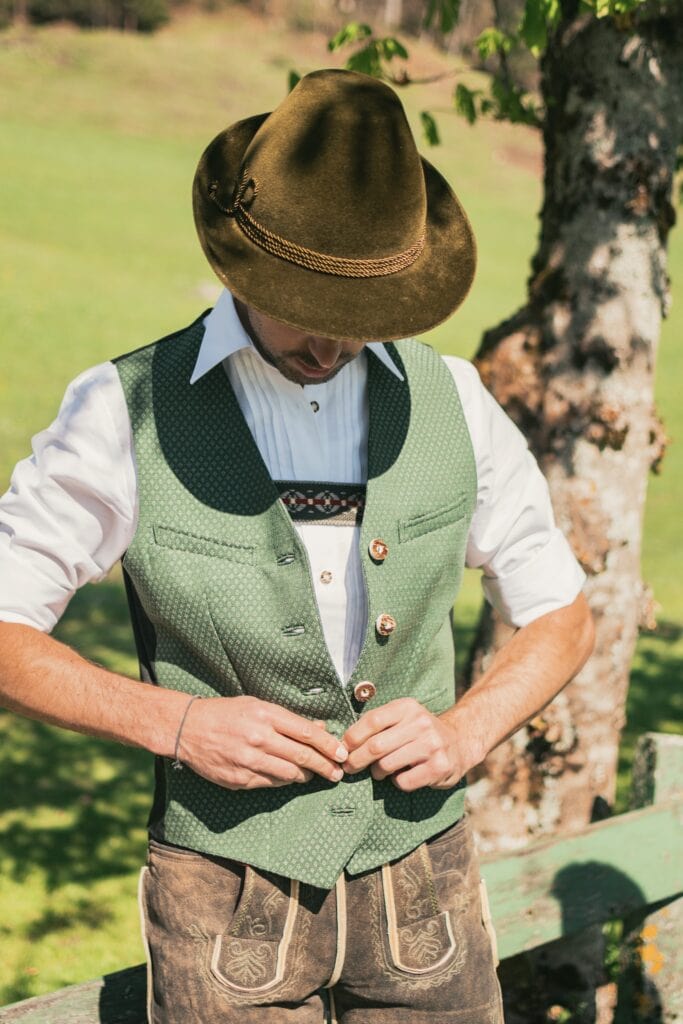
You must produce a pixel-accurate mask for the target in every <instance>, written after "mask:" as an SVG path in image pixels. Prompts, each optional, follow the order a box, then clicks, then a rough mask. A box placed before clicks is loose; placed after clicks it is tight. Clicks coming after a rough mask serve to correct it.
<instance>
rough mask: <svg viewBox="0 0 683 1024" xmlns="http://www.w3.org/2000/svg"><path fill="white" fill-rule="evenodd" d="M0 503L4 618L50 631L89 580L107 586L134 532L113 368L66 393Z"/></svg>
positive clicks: (128, 447)
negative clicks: (57, 410) (107, 581)
mask: <svg viewBox="0 0 683 1024" xmlns="http://www.w3.org/2000/svg"><path fill="white" fill-rule="evenodd" d="M32 447H33V454H32V455H31V456H30V457H29V458H26V459H23V460H22V461H21V462H19V463H18V464H17V466H16V468H15V470H14V473H13V474H12V478H11V482H10V488H9V490H8V491H7V493H6V494H4V495H3V496H2V497H1V498H0V620H2V621H5V622H17V623H23V624H24V625H29V626H34V627H35V628H37V629H40V630H42V631H44V632H50V630H52V628H53V627H54V625H55V624H56V622H57V621H58V620H59V618H60V616H61V615H62V613H63V611H64V609H65V608H66V606H67V604H68V603H69V600H70V599H71V597H72V596H73V594H74V592H75V591H76V590H77V589H78V587H81V586H83V584H84V583H88V582H91V581H99V580H101V579H102V578H103V577H104V576H105V575H106V574H107V572H108V571H109V570H110V569H111V567H112V566H113V565H114V564H115V563H116V562H117V561H118V559H119V558H120V557H121V555H122V554H123V553H124V552H125V550H126V548H127V547H128V545H129V543H130V541H131V539H132V536H133V534H134V532H135V526H136V519H137V497H136V480H135V465H134V461H133V456H132V441H131V437H130V423H129V420H128V413H127V409H126V405H125V400H124V398H123V392H122V390H121V385H120V382H119V378H118V374H117V372H116V369H115V367H114V366H113V364H112V363H102V364H100V365H99V366H96V367H94V368H92V369H90V370H86V371H85V373H82V374H81V375H80V376H79V377H77V378H76V380H75V381H73V382H72V383H71V384H70V385H69V387H68V388H67V390H66V393H65V395H64V399H63V401H62V404H61V407H60V410H59V413H58V415H57V418H56V419H55V421H54V422H53V423H52V424H51V425H50V426H49V427H48V428H47V429H46V430H43V431H41V432H40V433H39V434H36V436H35V437H34V438H33V441H32Z"/></svg>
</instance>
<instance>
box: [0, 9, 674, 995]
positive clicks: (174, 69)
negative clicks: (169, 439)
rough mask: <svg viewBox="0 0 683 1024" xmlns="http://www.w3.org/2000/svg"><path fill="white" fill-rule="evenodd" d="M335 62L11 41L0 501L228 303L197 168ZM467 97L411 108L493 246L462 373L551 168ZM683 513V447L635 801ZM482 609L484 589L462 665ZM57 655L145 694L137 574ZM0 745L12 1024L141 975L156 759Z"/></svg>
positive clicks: (505, 304) (180, 42)
mask: <svg viewBox="0 0 683 1024" xmlns="http://www.w3.org/2000/svg"><path fill="white" fill-rule="evenodd" d="M324 44H325V40H324V38H323V37H321V36H318V35H315V34H302V35H293V34H291V33H289V32H288V31H286V30H284V29H282V28H281V27H278V26H272V25H270V26H269V25H266V24H264V23H262V22H259V21H256V20H254V19H253V17H251V16H250V15H249V14H248V13H247V12H245V11H243V10H240V9H238V8H236V9H235V11H234V12H233V13H230V14H223V15H221V16H220V17H219V16H213V17H212V16H205V17H201V18H191V19H185V20H183V21H179V22H176V23H175V24H174V25H173V26H171V27H170V28H168V29H166V30H164V31H163V32H160V33H159V34H158V35H156V36H154V37H151V38H142V37H133V36H123V35H118V34H112V33H98V32H93V33H87V34H86V33H77V32H75V31H74V30H72V29H70V28H66V27H54V28H51V29H45V30H41V31H25V30H22V31H12V32H9V33H5V34H3V35H0V137H1V138H2V149H1V151H0V167H1V172H2V189H1V190H0V239H1V243H2V251H3V258H2V262H1V264H0V309H1V310H2V325H3V337H2V352H3V359H2V362H1V364H0V490H3V489H4V487H5V485H6V482H7V480H8V479H9V474H10V472H11V467H12V465H13V464H14V462H15V461H16V460H17V459H19V458H21V457H23V456H24V455H26V453H27V451H28V438H29V437H30V435H31V434H32V433H34V432H36V431H37V430H39V429H41V428H42V427H43V426H45V425H46V424H47V423H48V422H49V421H50V420H51V419H52V417H53V416H54V413H55V411H56V409H57V406H58V403H59V400H60V397H61V395H62V393H63V390H64V387H65V385H66V384H67V383H68V381H69V380H70V379H71V378H72V377H73V376H75V375H76V374H77V373H78V372H79V371H80V370H81V369H83V368H84V367H85V366H88V365H92V364H94V363H97V362H99V361H101V360H103V359H106V358H108V357H110V356H113V355H116V354H118V353H120V352H124V351H126V350H129V349H133V348H135V347H137V346H139V345H141V344H144V343H145V342H147V341H150V340H153V339H154V338H156V337H160V336H162V335H163V334H165V333H167V332H168V331H170V330H174V329H176V328H177V327H179V326H180V325H182V324H183V323H188V322H189V321H190V320H192V319H194V317H195V316H196V315H197V314H198V313H199V312H200V311H201V310H202V309H203V308H205V307H207V306H209V305H211V303H212V301H213V299H214V297H215V295H216V293H217V289H216V285H215V282H214V280H213V278H212V275H211V271H210V270H209V268H208V267H207V265H206V264H205V262H204V259H203V256H202V254H201V251H200V249H199V246H198V244H197V243H196V240H195V233H194V226H193V224H192V216H191V210H190V202H189V194H190V182H191V179H192V175H193V173H194V168H195V165H196V162H197V159H198V157H199V154H200V152H201V150H202V148H203V146H204V145H205V144H206V143H207V141H208V140H209V139H210V138H211V137H212V136H213V135H214V134H215V133H217V132H218V131H219V130H220V129H221V128H222V127H224V125H225V124H227V123H229V122H230V121H232V120H235V119H237V118H238V117H242V116H244V115H245V114H248V113H252V112H257V111H259V110H268V109H271V108H272V106H273V105H274V104H276V103H277V102H278V101H279V99H280V98H281V97H282V96H283V95H284V90H285V82H286V72H287V69H288V68H289V67H291V66H295V67H297V69H298V70H299V71H307V70H312V69H313V68H315V67H318V66H323V65H324V64H326V63H327V62H328V60H329V57H328V55H327V53H326V51H325V45H324ZM416 58H417V62H418V65H420V66H421V67H422V68H429V69H430V70H432V69H434V67H437V66H439V65H440V64H443V63H444V59H443V58H441V57H438V56H435V55H434V54H433V53H431V52H430V51H429V50H427V49H425V48H422V47H417V48H416ZM451 88H452V83H451V82H448V81H447V82H441V83H437V84H433V85H431V86H421V87H416V88H415V90H414V91H412V92H409V93H407V94H406V95H405V100H406V103H407V106H408V107H409V110H410V112H411V116H412V120H413V124H415V125H416V124H417V123H418V112H419V111H420V110H421V109H423V108H425V107H427V108H429V109H430V110H431V111H432V112H435V113H437V114H438V115H439V120H440V128H441V132H442V136H443V142H444V144H443V146H442V147H441V148H440V149H438V150H434V151H432V152H431V153H430V154H429V156H430V159H432V160H433V162H434V163H436V164H437V166H438V167H439V168H440V169H442V170H443V171H444V172H445V173H446V174H447V176H448V177H449V178H450V179H451V180H452V181H453V182H454V183H455V184H456V188H457V191H458V192H459V194H460V196H461V198H462V200H463V202H464V205H465V207H466V208H467V210H468V212H469V213H470V215H471V218H472V221H473V223H474V227H475V231H476V233H477V236H478V241H479V252H480V264H479V271H478V275H477V280H476V284H475V286H474V289H473V291H472V293H471V296H470V298H469V299H468V301H467V303H466V304H465V306H464V307H463V309H462V310H461V311H460V312H459V313H458V315H457V316H456V317H455V318H454V319H453V321H452V322H451V323H450V324H448V325H446V326H444V327H442V328H440V329H439V330H437V331H436V332H435V333H434V337H433V340H434V342H435V344H437V345H438V347H439V348H440V349H441V350H442V351H444V352H455V353H458V354H461V355H465V356H469V355H471V354H472V353H473V352H474V350H475V348H476V345H477V341H478V339H479V336H480V334H481V331H482V329H483V328H484V327H486V326H490V325H491V324H493V323H495V322H497V320H499V319H500V318H502V317H504V316H506V315H508V314H509V313H510V312H512V311H513V310H514V309H515V308H516V305H517V304H518V303H519V302H520V300H521V299H522V296H523V292H524V280H525V277H526V273H527V264H528V258H529V256H530V254H531V252H532V249H533V245H534V237H535V232H536V219H535V211H536V209H537V207H538V202H539V195H540V189H539V170H540V151H539V142H538V140H537V138H536V137H535V136H534V135H533V134H532V133H531V132H530V131H528V130H526V129H521V128H518V129H513V128H511V127H509V126H506V125H489V124H482V125H479V126H477V127H476V128H474V129H472V128H469V127H468V126H466V125H465V124H464V123H463V122H461V121H457V120H456V119H455V118H454V117H453V116H451V115H450V114H449V113H448V108H449V93H450V89H451ZM671 274H672V277H673V280H674V298H676V296H677V294H678V295H681V296H683V234H681V233H680V232H679V233H678V234H676V233H674V235H673V240H672V250H671ZM677 289H678V291H677ZM679 305H680V306H683V302H682V301H681V300H678V301H677V302H676V303H675V305H674V312H673V314H672V317H671V318H670V320H669V322H668V323H667V325H666V326H665V330H664V333H663V342H662V351H661V359H660V370H659V382H658V402H659V407H660V411H661V412H662V414H663V415H664V417H665V420H666V421H667V425H668V430H669V433H670V434H671V435H672V437H673V439H674V442H675V441H676V440H677V439H678V438H680V437H681V435H683V410H682V409H681V405H680V400H679V397H678V381H680V379H681V370H682V369H683V366H682V360H683V355H682V352H681V349H680V347H677V346H676V340H677V337H676V336H677V334H679V333H680V331H681V326H682V325H683V317H682V316H681V313H680V311H679ZM682 504H683V447H682V446H681V445H679V444H676V443H674V444H673V445H672V448H671V451H670V453H669V455H668V456H667V459H666V461H665V465H664V472H663V475H662V476H661V478H656V479H653V481H652V486H651V489H650V496H649V500H648V509H647V522H646V531H645V548H644V567H645V568H644V572H645V576H646V578H647V579H648V581H649V582H650V583H651V584H652V585H653V587H654V589H655V593H656V595H657V597H658V599H659V601H660V603H661V605H662V610H661V613H660V619H661V626H660V628H659V629H658V631H657V632H656V633H654V634H651V635H648V636H646V637H643V638H642V639H641V642H640V645H639V649H638V653H637V657H636V660H635V663H634V671H633V680H632V687H631V696H630V701H629V709H628V715H629V723H628V726H627V730H626V733H625V737H624V744H623V756H622V765H621V773H622V780H625V778H626V773H627V769H628V765H629V762H630V752H631V749H632V744H633V739H634V736H636V735H637V734H639V733H640V732H642V731H643V730H644V729H649V728H656V729H664V730H672V729H674V728H676V721H675V719H676V706H675V698H674V692H673V684H674V678H675V673H676V669H677V667H678V666H679V665H680V660H681V656H682V655H683V639H682V636H681V632H682V629H683V582H682V581H683V572H682V571H681V570H682V569H683V566H682V565H681V555H680V551H679V546H678V544H677V539H678V538H677V533H678V522H679V520H680V513H679V511H678V510H679V509H680V507H681V505H682ZM478 594H479V584H478V581H477V580H476V579H475V578H471V579H468V581H467V585H466V587H465V590H464V593H463V597H462V599H461V601H460V603H459V612H460V622H461V629H460V633H461V635H462V638H463V647H464V643H465V641H466V638H467V632H468V630H469V629H470V628H471V625H472V623H473V621H474V618H475V616H476V609H477V604H478ZM59 635H60V637H62V638H63V639H65V640H67V641H68V642H70V643H73V644H74V645H75V646H76V647H77V648H78V649H79V650H81V651H83V652H84V653H85V654H87V655H88V656H89V657H91V658H94V659H95V660H97V661H99V662H101V663H102V664H104V665H106V666H109V667H111V668H113V669H116V670H118V671H124V672H128V673H130V674H135V671H136V664H135V659H134V657H133V652H132V643H131V638H130V633H129V629H128V625H127V619H126V611H125V607H124V603H123V596H122V591H121V587H120V580H119V577H118V574H117V573H116V572H114V573H113V574H112V577H111V578H110V579H109V580H107V581H106V582H104V583H102V584H100V585H99V586H97V587H89V588H86V589H85V590H84V591H82V592H81V593H80V594H78V595H77V597H76V598H75V599H74V601H73V602H72V604H71V606H70V608H69V611H68V613H67V615H66V616H65V618H64V620H63V621H62V623H61V624H60V627H59ZM679 711H680V708H679ZM0 730H1V731H2V737H1V739H0V778H1V779H2V794H3V796H2V806H1V807H0V862H1V868H2V873H1V880H0V907H1V908H2V912H1V913H0V936H2V949H3V956H2V958H0V1005H2V1004H3V1003H6V1002H10V1001H12V1000H16V999H20V998H23V997H26V996H29V995H33V994H37V993H40V992H45V991H49V990H51V989H54V988H57V987H60V986H62V985H65V984H68V983H71V982H73V981H77V980H80V979H85V978H89V977H92V976H95V975H97V974H100V973H102V972H104V971H109V970H114V969H116V968H118V967H121V966H124V965H125V964H129V963H134V962H137V961H139V960H140V959H141V958H142V950H141V945H140V941H139V938H138V928H137V920H136V913H135V901H134V891H135V882H136V875H137V866H138V865H139V864H140V862H141V860H142V857H143V849H144V821H145V817H146V810H147V804H148V794H149V790H150V782H151V759H150V758H148V757H147V756H146V755H145V754H144V753H141V752H138V751H131V750H127V749H125V748H121V747H115V746H113V745H108V744H104V743H99V742H97V741H95V740H90V739H87V738H84V737H80V736H75V735H73V734H69V733H66V732H61V731H57V730H54V729H50V728H48V727H45V726H41V725H37V724H35V723H30V722H27V721H21V720H18V719H14V718H12V717H10V716H0Z"/></svg>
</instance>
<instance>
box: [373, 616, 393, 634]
mask: <svg viewBox="0 0 683 1024" xmlns="http://www.w3.org/2000/svg"><path fill="white" fill-rule="evenodd" d="M375 629H376V630H377V632H378V633H379V635H380V636H390V635H391V634H392V633H393V632H394V630H395V629H396V619H395V618H394V617H393V615H387V613H386V612H383V613H382V614H381V615H378V616H377V618H376V619H375Z"/></svg>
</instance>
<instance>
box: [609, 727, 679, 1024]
mask: <svg viewBox="0 0 683 1024" xmlns="http://www.w3.org/2000/svg"><path fill="white" fill-rule="evenodd" d="M682 793H683V736H668V735H664V734H661V733H646V734H645V735H644V736H641V737H640V739H639V740H638V746H637V748H636V755H635V758H634V762H633V789H632V803H633V805H635V806H644V805H647V804H658V803H661V801H663V800H669V799H672V798H673V797H675V796H680V795H681V794H682ZM624 924H625V928H624V942H623V946H622V950H621V958H620V960H621V964H620V966H621V971H620V977H619V1003H618V1006H617V1013H616V1017H615V1024H631V1021H633V1020H634V1019H636V1018H637V1019H638V1020H641V1021H655V1020H656V1021H658V1022H659V1024H674V1022H675V1021H677V1022H679V1024H680V1021H682V1020H683V942H682V941H681V940H682V937H683V898H682V899H678V900H674V901H673V902H669V903H667V905H666V906H664V907H653V908H652V910H651V913H649V914H645V913H644V912H643V910H642V909H640V910H638V911H635V912H634V913H633V914H631V915H630V917H628V918H627V919H626V921H625V922H624ZM636 1007H637V1010H636V1009H635V1008H636Z"/></svg>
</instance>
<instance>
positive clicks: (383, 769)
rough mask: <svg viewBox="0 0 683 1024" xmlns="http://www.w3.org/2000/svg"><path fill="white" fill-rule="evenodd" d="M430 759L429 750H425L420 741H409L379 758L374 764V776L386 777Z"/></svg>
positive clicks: (377, 777)
mask: <svg viewBox="0 0 683 1024" xmlns="http://www.w3.org/2000/svg"><path fill="white" fill-rule="evenodd" d="M428 759H429V752H428V751H426V750H425V748H424V746H423V745H422V744H421V743H420V742H419V741H414V742H412V743H407V744H406V745H405V746H404V747H401V748H400V749H399V750H393V751H392V752H391V753H390V754H387V756H386V757H381V758H379V760H378V761H376V762H375V764H373V765H372V769H371V771H372V777H373V778H374V779H385V778H386V777H387V775H393V774H394V772H400V771H403V770H404V769H406V768H412V767H414V766H415V765H418V764H423V763H424V762H425V761H427V760H428Z"/></svg>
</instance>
